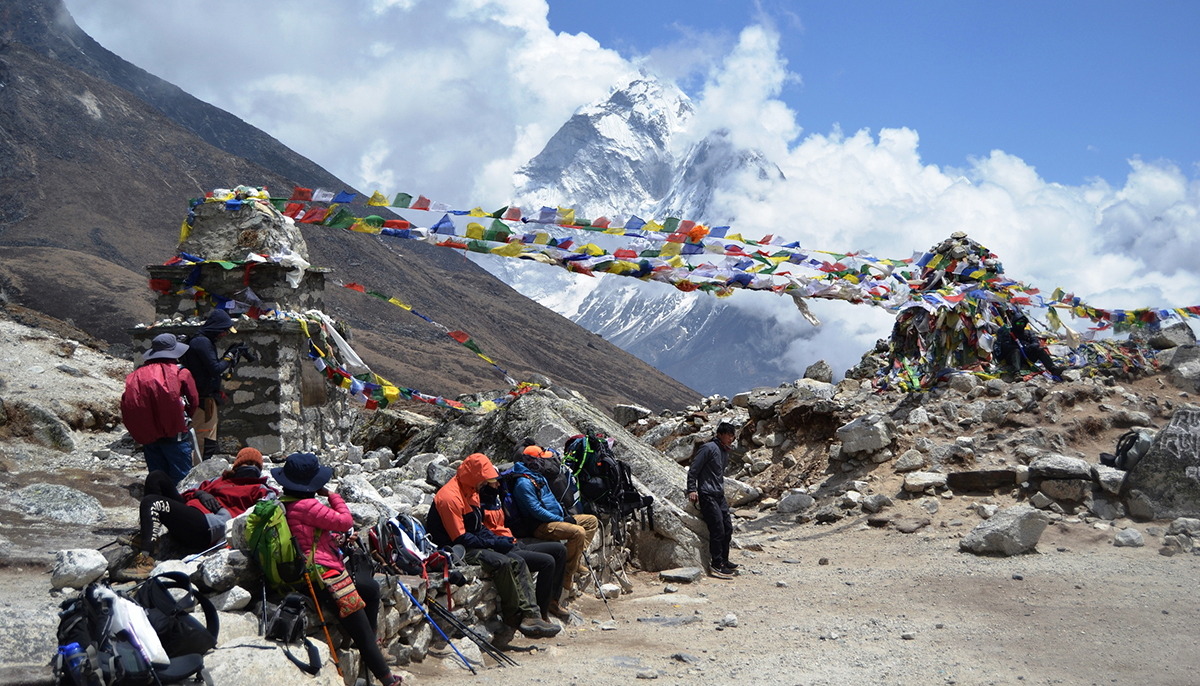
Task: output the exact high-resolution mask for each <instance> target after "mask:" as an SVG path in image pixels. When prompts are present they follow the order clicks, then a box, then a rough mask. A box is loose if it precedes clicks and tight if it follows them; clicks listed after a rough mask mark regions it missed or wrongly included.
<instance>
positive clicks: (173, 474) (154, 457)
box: [121, 333, 199, 484]
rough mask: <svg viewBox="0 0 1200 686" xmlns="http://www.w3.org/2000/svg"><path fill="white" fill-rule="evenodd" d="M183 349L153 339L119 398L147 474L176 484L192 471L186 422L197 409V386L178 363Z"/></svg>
mask: <svg viewBox="0 0 1200 686" xmlns="http://www.w3.org/2000/svg"><path fill="white" fill-rule="evenodd" d="M187 349H188V346H187V345H185V344H183V343H180V342H179V340H178V339H177V338H175V336H174V335H173V334H169V333H162V334H159V335H157V336H155V337H154V340H153V341H152V342H151V343H150V350H148V351H146V353H145V354H144V355H142V358H143V359H144V360H145V362H146V363H145V364H144V365H142V366H141V367H139V368H137V369H136V370H134V372H133V373H132V374H130V375H129V376H127V377H125V393H124V394H122V395H121V421H122V422H124V424H125V428H126V429H128V430H129V435H130V436H131V437H133V440H135V441H137V442H138V443H140V444H141V445H142V453H143V454H144V455H145V457H146V468H147V469H148V470H150V471H152V472H153V471H163V472H166V473H167V474H168V475H169V476H170V478H171V481H172V482H173V483H176V484H178V483H179V482H180V481H182V480H183V477H185V476H187V473H188V472H189V471H191V469H192V441H191V437H190V436H189V435H188V418H189V417H191V416H192V414H193V413H195V411H196V408H197V407H198V406H199V398H198V395H197V393H196V382H195V381H193V380H192V375H191V373H189V372H188V370H186V369H183V368H182V367H180V366H179V363H178V362H179V356H180V355H182V354H183V353H185V352H187Z"/></svg>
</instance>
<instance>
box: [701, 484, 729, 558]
mask: <svg viewBox="0 0 1200 686" xmlns="http://www.w3.org/2000/svg"><path fill="white" fill-rule="evenodd" d="M699 495H700V502H699V506H700V516H702V517H704V523H705V524H707V525H708V553H709V556H710V557H711V558H712V568H713V569H717V570H719V569H720V568H721V567H724V566H725V563H726V562H729V543H730V541H732V540H733V520H732V519H731V518H730V517H729V502H728V501H727V500H725V495H724V494H721V495H710V494H708V493H701V494H699Z"/></svg>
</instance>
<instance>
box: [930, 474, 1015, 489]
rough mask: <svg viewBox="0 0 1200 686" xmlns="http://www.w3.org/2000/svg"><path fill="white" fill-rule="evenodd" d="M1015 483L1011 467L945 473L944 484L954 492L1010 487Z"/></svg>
mask: <svg viewBox="0 0 1200 686" xmlns="http://www.w3.org/2000/svg"><path fill="white" fill-rule="evenodd" d="M1016 483H1017V472H1016V470H1012V469H976V470H972V471H969V472H954V473H952V474H947V475H946V485H947V486H949V487H950V489H951V490H953V491H954V492H955V493H962V492H971V491H994V490H996V489H997V488H1012V487H1013V486H1014V485H1015V484H1016Z"/></svg>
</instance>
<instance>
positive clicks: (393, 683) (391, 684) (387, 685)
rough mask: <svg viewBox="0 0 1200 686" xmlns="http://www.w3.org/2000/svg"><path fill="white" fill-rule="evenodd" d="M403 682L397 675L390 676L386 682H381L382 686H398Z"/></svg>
mask: <svg viewBox="0 0 1200 686" xmlns="http://www.w3.org/2000/svg"><path fill="white" fill-rule="evenodd" d="M403 681H404V677H402V676H400V675H399V674H391V675H389V676H388V678H387V680H386V681H384V682H383V686H400V684H401V683H402V682H403Z"/></svg>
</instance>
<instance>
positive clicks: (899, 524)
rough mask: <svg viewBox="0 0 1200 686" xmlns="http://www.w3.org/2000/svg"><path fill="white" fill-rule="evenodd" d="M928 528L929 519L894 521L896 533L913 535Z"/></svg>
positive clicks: (914, 518)
mask: <svg viewBox="0 0 1200 686" xmlns="http://www.w3.org/2000/svg"><path fill="white" fill-rule="evenodd" d="M927 526H929V517H905V518H903V519H897V520H896V531H899V532H900V533H902V534H913V533H916V532H918V531H920V530H921V529H924V528H925V527H927Z"/></svg>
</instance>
